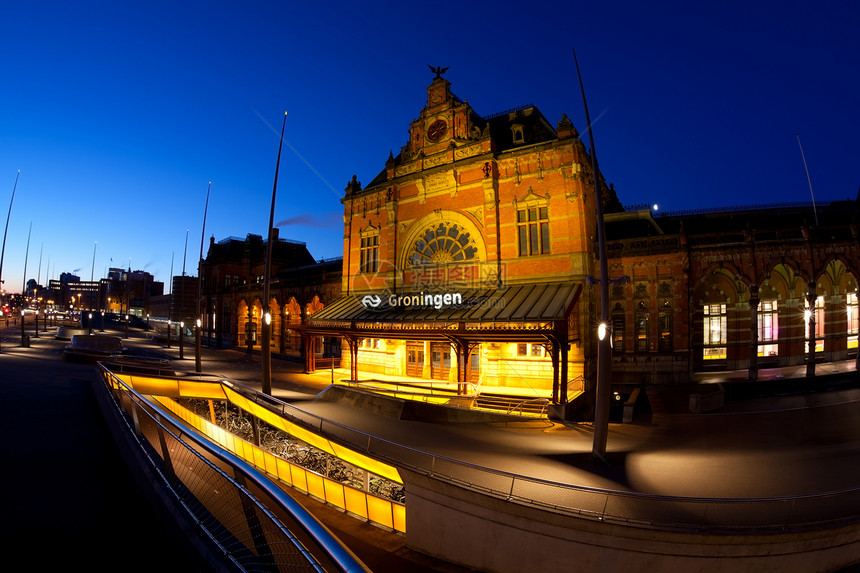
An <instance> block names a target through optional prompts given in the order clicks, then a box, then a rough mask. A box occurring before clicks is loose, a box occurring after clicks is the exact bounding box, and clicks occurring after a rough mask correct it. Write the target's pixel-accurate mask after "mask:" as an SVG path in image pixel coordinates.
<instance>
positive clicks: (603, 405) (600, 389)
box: [573, 50, 612, 460]
mask: <svg viewBox="0 0 860 573" xmlns="http://www.w3.org/2000/svg"><path fill="white" fill-rule="evenodd" d="M573 61H574V62H575V63H576V75H577V76H578V77H579V89H580V91H581V92H582V105H583V107H584V109H585V122H586V124H587V127H586V129H587V130H588V141H589V145H590V146H591V171H592V177H593V178H594V192H593V196H594V204H595V210H596V212H597V240H598V257H599V258H600V324H599V327H598V331H597V387H596V388H595V405H594V443H593V445H592V450H591V454H592V456H593V457H595V458H598V459H601V460H603V459H605V456H606V442H607V437H608V434H609V407H610V403H611V401H612V339H611V337H610V336H608V333H607V329H608V325H609V268H608V267H609V265H608V264H607V261H606V236H605V234H606V230H605V227H604V225H603V199H602V198H601V194H600V171H599V170H598V166H597V150H596V148H595V146H594V133H593V132H594V129H593V126H592V124H591V116H590V115H589V114H588V104H587V103H586V101H585V86H584V85H583V83H582V74H581V73H580V70H579V61H578V60H577V59H576V50H574V51H573Z"/></svg>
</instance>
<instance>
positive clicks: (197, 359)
mask: <svg viewBox="0 0 860 573" xmlns="http://www.w3.org/2000/svg"><path fill="white" fill-rule="evenodd" d="M200 326H201V322H200V319H199V318H198V319H197V323H196V328H195V329H194V371H195V372H200V371H201V369H200Z"/></svg>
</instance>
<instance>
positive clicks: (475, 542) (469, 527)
mask: <svg viewBox="0 0 860 573" xmlns="http://www.w3.org/2000/svg"><path fill="white" fill-rule="evenodd" d="M401 475H402V476H403V478H404V482H405V484H406V504H407V507H408V508H409V510H408V511H407V513H406V532H407V533H406V536H407V546H408V547H410V548H412V549H415V550H417V551H420V552H422V553H425V554H429V555H433V556H435V557H439V558H442V559H445V560H448V561H451V562H454V563H459V564H462V565H464V566H467V567H470V568H475V569H479V570H481V571H488V572H493V573H508V572H510V573H514V572H516V573H519V572H522V571H583V572H587V571H624V572H636V571H648V572H654V571H660V572H674V571H678V572H683V573H697V572H702V573H715V572H717V573H718V572H723V571H725V572H727V573H729V572H730V573H744V572H750V573H761V572H763V571H780V572H781V571H803V572H806V573H814V572H817V571H821V572H824V571H835V570H838V569H840V568H843V567H846V566H847V565H850V564H852V563H854V562H856V561H857V560H858V559H860V524H854V525H852V526H846V527H842V528H834V529H830V530H826V531H808V532H802V533H785V534H768V535H713V534H694V533H677V532H671V531H660V530H652V529H642V528H636V527H628V526H624V525H617V524H607V523H600V522H597V521H591V520H586V519H581V518H577V517H572V516H566V515H560V514H556V513H552V512H549V511H543V510H540V509H535V508H531V507H525V506H520V505H515V504H513V503H510V502H506V501H504V500H500V499H496V498H492V497H489V496H485V495H482V494H479V493H475V492H472V491H468V490H465V489H463V488H460V487H457V486H454V485H451V484H447V483H444V482H440V481H437V480H434V479H431V478H427V477H426V476H423V475H420V474H415V473H412V472H408V471H404V470H401Z"/></svg>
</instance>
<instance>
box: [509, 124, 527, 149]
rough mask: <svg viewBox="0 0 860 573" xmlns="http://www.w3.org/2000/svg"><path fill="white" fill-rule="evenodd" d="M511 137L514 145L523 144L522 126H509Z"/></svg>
mask: <svg viewBox="0 0 860 573" xmlns="http://www.w3.org/2000/svg"><path fill="white" fill-rule="evenodd" d="M511 135H512V136H513V138H514V143H515V144H521V143H524V142H525V137H524V136H523V126H522V125H520V124H518V123H515V124H514V125H512V126H511Z"/></svg>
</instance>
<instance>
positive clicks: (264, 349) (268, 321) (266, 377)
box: [260, 112, 287, 395]
mask: <svg viewBox="0 0 860 573" xmlns="http://www.w3.org/2000/svg"><path fill="white" fill-rule="evenodd" d="M286 127H287V112H284V123H283V125H281V141H280V143H279V144H278V160H277V162H276V163H275V182H274V183H273V184H272V207H271V209H270V210H269V238H268V240H267V241H266V269H265V271H264V274H263V333H262V334H263V342H262V346H261V348H260V355H261V357H262V359H261V363H262V368H263V393H264V394H269V395H271V394H272V348H271V339H272V315H271V314H270V309H269V274H270V273H271V270H272V227H273V226H274V224H275V197H276V195H277V191H278V170H279V169H280V167H281V148H282V147H283V145H284V129H286Z"/></svg>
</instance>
